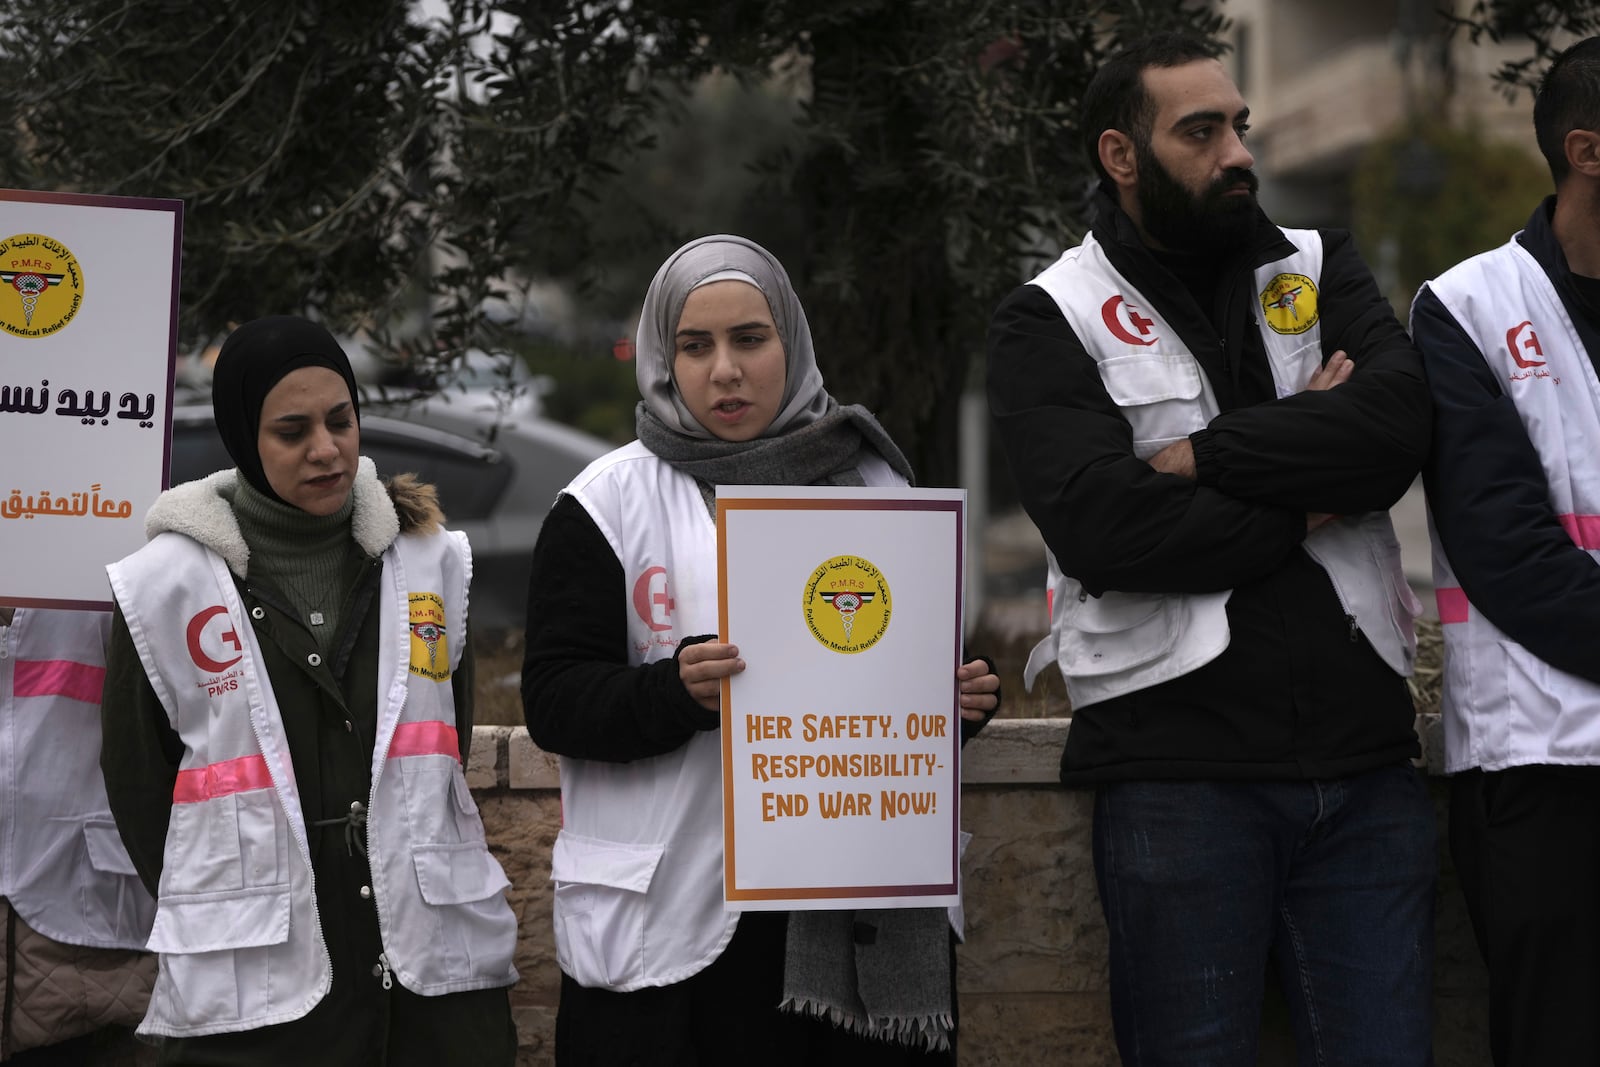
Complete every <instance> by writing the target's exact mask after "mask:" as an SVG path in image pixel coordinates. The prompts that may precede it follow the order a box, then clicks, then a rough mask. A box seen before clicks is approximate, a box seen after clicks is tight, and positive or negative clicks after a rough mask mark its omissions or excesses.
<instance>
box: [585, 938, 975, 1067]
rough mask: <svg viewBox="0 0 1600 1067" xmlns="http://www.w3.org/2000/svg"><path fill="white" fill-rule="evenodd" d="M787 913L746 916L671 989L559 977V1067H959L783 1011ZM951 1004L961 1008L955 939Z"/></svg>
mask: <svg viewBox="0 0 1600 1067" xmlns="http://www.w3.org/2000/svg"><path fill="white" fill-rule="evenodd" d="M787 923H788V914H787V913H786V912H761V911H747V912H745V913H744V914H743V915H742V916H740V918H739V927H738V929H737V930H736V931H735V932H734V935H733V940H732V941H730V942H729V943H728V947H727V948H726V949H725V950H723V953H722V955H721V956H718V957H717V958H716V960H714V961H713V962H712V963H711V965H710V966H708V967H707V968H706V969H705V970H703V971H701V972H700V973H699V974H696V975H694V976H692V977H690V978H687V979H685V980H683V981H682V982H677V983H674V984H673V985H670V986H660V987H656V988H650V989H640V990H636V991H634V992H631V993H615V992H612V991H611V990H608V989H585V988H584V987H583V986H580V985H579V984H578V983H576V982H574V981H573V980H572V979H571V978H569V977H567V976H566V975H565V974H563V975H562V976H561V1006H560V1008H559V1010H558V1011H557V1013H556V1063H557V1065H558V1067H709V1065H719V1067H720V1065H723V1064H727V1065H729V1067H734V1065H737V1067H752V1065H760V1067H868V1065H871V1067H955V1063H956V1054H955V1047H954V1035H952V1044H951V1047H950V1048H949V1049H947V1050H945V1051H943V1052H927V1051H924V1050H922V1049H920V1048H909V1047H907V1046H905V1045H901V1044H895V1043H891V1042H887V1041H878V1040H874V1039H870V1038H865V1037H860V1036H857V1035H855V1034H851V1033H848V1032H847V1031H845V1030H842V1029H840V1028H839V1027H836V1026H834V1025H833V1024H832V1023H830V1022H827V1021H826V1020H821V1019H815V1018H811V1017H809V1016H801V1015H794V1014H791V1013H789V1012H783V1011H779V1010H778V1004H779V1002H780V1001H781V1000H782V999H783V949H784V930H785V926H786V925H787ZM950 944H951V947H950V972H949V973H950V975H951V988H950V1006H951V1010H952V1012H954V1011H955V1010H956V1002H955V980H954V976H955V935H954V934H952V935H951V943H950Z"/></svg>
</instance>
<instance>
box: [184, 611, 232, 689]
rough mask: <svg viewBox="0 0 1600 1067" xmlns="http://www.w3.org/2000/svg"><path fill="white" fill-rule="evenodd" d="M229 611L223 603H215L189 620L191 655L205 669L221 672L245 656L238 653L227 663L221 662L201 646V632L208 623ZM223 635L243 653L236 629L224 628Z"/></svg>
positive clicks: (223, 637)
mask: <svg viewBox="0 0 1600 1067" xmlns="http://www.w3.org/2000/svg"><path fill="white" fill-rule="evenodd" d="M227 613H228V609H227V608H225V607H223V606H222V605H221V604H213V605H212V606H211V607H209V608H206V609H205V610H204V611H202V612H200V613H199V614H198V615H196V616H195V617H194V618H192V619H190V620H189V629H188V632H187V633H186V634H185V636H186V637H187V639H188V641H189V656H190V657H191V658H192V659H193V660H194V662H195V666H197V667H199V668H200V669H201V670H203V671H210V672H211V673H213V674H219V673H221V672H222V671H225V670H227V669H228V668H229V667H231V666H233V665H234V664H235V663H238V662H239V661H240V660H241V659H243V658H244V656H243V655H238V656H235V657H233V658H232V659H230V660H228V661H227V662H225V663H219V662H217V661H216V660H214V659H212V658H211V657H210V656H208V655H206V652H205V649H203V648H201V647H200V633H201V631H203V630H204V629H205V628H206V623H208V622H210V621H211V620H212V619H214V618H216V617H217V616H218V615H226V614H227ZM221 636H222V640H224V641H226V642H227V643H228V644H230V645H232V646H233V647H234V648H235V649H238V650H239V651H240V652H241V653H242V652H243V651H244V650H243V648H242V647H241V646H240V644H239V635H238V634H237V633H235V632H234V631H232V630H224V631H222V635H221Z"/></svg>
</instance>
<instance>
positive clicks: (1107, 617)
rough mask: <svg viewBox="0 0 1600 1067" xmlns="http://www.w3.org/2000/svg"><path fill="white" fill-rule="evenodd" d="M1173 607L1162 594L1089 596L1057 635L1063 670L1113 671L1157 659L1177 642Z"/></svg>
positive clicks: (1089, 673)
mask: <svg viewBox="0 0 1600 1067" xmlns="http://www.w3.org/2000/svg"><path fill="white" fill-rule="evenodd" d="M1175 615H1176V611H1175V610H1173V605H1172V604H1171V603H1170V602H1169V599H1168V598H1167V597H1165V596H1161V595H1157V594H1150V593H1117V592H1110V593H1106V594H1105V595H1104V596H1099V597H1089V598H1088V599H1086V600H1084V601H1083V602H1082V603H1080V604H1079V606H1078V608H1077V610H1076V611H1074V612H1073V613H1072V614H1071V615H1070V616H1069V617H1068V619H1067V624H1066V626H1065V627H1063V630H1062V634H1061V646H1060V648H1061V651H1060V657H1061V658H1060V663H1061V669H1062V671H1063V673H1065V674H1068V675H1082V676H1092V675H1100V674H1115V673H1117V672H1118V671H1125V670H1128V669H1130V668H1133V667H1137V666H1139V665H1141V664H1144V663H1149V662H1150V661H1151V660H1154V659H1157V658H1159V657H1161V656H1164V655H1166V654H1167V653H1168V652H1170V651H1172V647H1173V645H1175V644H1177V642H1178V626H1177V621H1176V619H1175V618H1174V616H1175Z"/></svg>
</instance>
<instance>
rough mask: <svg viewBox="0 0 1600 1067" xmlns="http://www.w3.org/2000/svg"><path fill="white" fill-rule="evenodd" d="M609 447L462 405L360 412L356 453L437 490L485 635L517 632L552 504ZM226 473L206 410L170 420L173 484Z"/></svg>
mask: <svg viewBox="0 0 1600 1067" xmlns="http://www.w3.org/2000/svg"><path fill="white" fill-rule="evenodd" d="M610 448H611V445H609V444H608V443H606V442H605V441H602V440H600V439H599V438H597V437H592V436H590V435H588V434H585V433H582V432H580V431H578V430H574V429H572V428H571V427H569V426H563V425H561V424H560V423H556V422H551V421H550V420H548V419H541V418H528V417H524V418H520V419H517V420H515V421H506V422H499V423H497V422H496V421H495V420H494V418H493V417H492V415H488V414H485V413H483V412H476V411H473V410H471V409H470V408H469V407H468V406H467V405H464V404H463V405H456V406H453V407H452V406H450V405H441V406H439V407H438V408H437V409H431V408H430V409H427V410H411V409H404V408H389V407H386V406H382V405H369V404H363V406H362V411H361V453H362V455H365V456H370V457H372V461H373V462H374V463H375V464H377V467H378V473H379V474H380V475H384V476H388V475H393V474H403V473H406V472H413V473H415V474H417V475H418V476H419V477H420V478H422V480H423V481H426V482H430V483H432V484H433V485H435V486H437V487H438V489H439V502H440V504H441V505H442V506H443V508H444V512H445V515H446V516H447V517H448V520H449V524H450V526H451V528H452V529H456V530H461V531H463V532H464V533H465V534H466V535H467V537H468V539H469V540H470V541H471V542H472V560H473V568H472V590H471V612H472V619H473V622H474V623H475V624H476V625H477V626H479V627H482V628H485V629H500V628H514V627H520V626H522V625H523V622H524V615H525V612H526V610H527V592H528V570H529V566H530V563H531V561H532V557H533V544H534V541H535V540H537V539H538V536H539V527H540V526H541V525H543V523H544V517H545V515H546V514H547V513H548V512H549V510H550V505H551V504H553V503H554V502H555V498H556V494H557V493H559V492H560V491H561V490H562V488H564V487H565V486H566V484H567V483H568V482H570V481H571V480H572V479H573V477H574V476H575V475H576V474H577V473H578V472H579V471H581V470H583V468H584V467H586V466H588V465H589V463H590V461H592V460H594V459H596V458H598V457H599V456H601V455H604V454H605V453H606V452H607V451H609V450H610ZM231 466H233V461H232V460H230V459H229V458H228V453H227V450H226V449H225V448H224V447H223V445H222V438H221V437H219V436H218V435H217V428H216V424H215V423H214V421H213V419H212V414H211V406H210V405H209V404H181V405H179V406H177V407H176V408H174V410H173V419H172V483H173V484H174V485H176V484H177V483H179V482H186V481H191V480H193V479H195V478H203V477H205V476H206V475H207V474H210V473H211V472H213V471H217V470H222V469H224V468H227V467H231Z"/></svg>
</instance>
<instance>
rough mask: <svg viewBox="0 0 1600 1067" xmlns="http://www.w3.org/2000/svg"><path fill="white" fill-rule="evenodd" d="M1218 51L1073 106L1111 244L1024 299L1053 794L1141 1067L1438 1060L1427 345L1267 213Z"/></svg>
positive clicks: (1339, 254)
mask: <svg viewBox="0 0 1600 1067" xmlns="http://www.w3.org/2000/svg"><path fill="white" fill-rule="evenodd" d="M1219 54H1220V49H1219V48H1218V47H1217V46H1216V45H1215V44H1213V43H1212V42H1209V41H1205V40H1199V39H1195V38H1190V37H1185V36H1181V35H1172V34H1166V35H1160V36H1155V37H1151V38H1148V39H1145V40H1143V41H1141V42H1139V43H1137V44H1135V45H1133V46H1131V47H1130V48H1128V49H1127V50H1125V51H1124V52H1122V53H1121V54H1119V55H1118V56H1116V57H1115V58H1113V59H1112V60H1111V61H1110V62H1108V63H1107V64H1106V65H1105V66H1104V67H1103V68H1102V69H1101V70H1100V71H1099V72H1098V73H1097V74H1096V75H1095V78H1094V80H1093V81H1092V83H1091V84H1090V86H1089V89H1088V90H1087V92H1086V94H1085V97H1084V101H1083V121H1082V127H1081V132H1082V135H1083V138H1084V144H1085V148H1086V150H1087V152H1088V155H1089V158H1090V159H1091V160H1092V161H1093V163H1094V166H1095V168H1096V170H1097V172H1098V174H1099V177H1100V185H1099V190H1098V193H1097V197H1096V209H1097V210H1096V216H1095V220H1094V223H1093V228H1092V231H1091V233H1090V234H1089V236H1087V237H1085V238H1084V240H1083V242H1082V243H1081V244H1079V245H1078V246H1077V247H1075V248H1072V249H1069V250H1068V251H1067V252H1066V253H1065V254H1064V255H1063V256H1062V257H1061V259H1060V260H1059V261H1057V262H1056V263H1055V264H1053V265H1052V266H1050V267H1049V268H1048V269H1046V270H1045V271H1044V272H1043V273H1042V274H1040V275H1039V276H1038V277H1037V278H1035V279H1033V281H1032V282H1030V283H1029V284H1027V285H1024V286H1022V287H1020V288H1019V289H1017V290H1016V291H1014V292H1013V293H1012V294H1011V295H1010V296H1008V297H1007V298H1006V299H1005V300H1004V301H1003V302H1002V303H1001V305H1000V307H999V308H998V310H997V311H996V312H995V314H994V318H993V322H992V324H991V327H990V335H989V399H990V406H991V410H992V412H993V414H994V417H995V422H996V426H997V429H998V433H999V438H1000V441H1001V444H1002V446H1003V448H1004V450H1005V452H1006V454H1007V456H1008V458H1009V460H1010V464H1011V468H1012V471H1013V473H1014V474H1015V476H1016V481H1017V484H1018V487H1019V490H1020V494H1021V499H1022V503H1023V505H1024V507H1025V508H1026V509H1027V511H1028V514H1029V515H1030V517H1031V518H1032V519H1033V521H1034V522H1035V523H1036V524H1037V525H1038V527H1039V530H1040V533H1041V534H1042V535H1043V538H1044V542H1045V545H1046V547H1047V548H1048V550H1049V564H1050V583H1051V619H1050V634H1049V636H1048V637H1047V638H1046V639H1045V640H1044V641H1043V642H1042V643H1041V644H1040V646H1039V647H1038V648H1037V649H1035V650H1034V655H1033V657H1032V658H1031V659H1030V662H1029V668H1028V673H1027V680H1028V682H1029V683H1030V684H1031V683H1032V680H1033V678H1034V676H1036V675H1037V673H1038V671H1039V670H1040V669H1042V668H1043V667H1044V666H1047V665H1048V664H1050V663H1052V662H1053V663H1054V664H1055V665H1056V667H1057V668H1058V669H1059V670H1060V672H1061V674H1062V676H1063V678H1064V679H1065V681H1066V686H1067V693H1068V696H1069V698H1070V699H1071V702H1072V708H1073V721H1072V727H1071V730H1070V732H1069V736H1068V740H1067V743H1066V748H1065V751H1064V752H1063V753H1062V758H1061V780H1062V782H1063V783H1064V784H1065V785H1068V786H1072V787H1087V788H1092V789H1094V791H1095V809H1094V860H1095V871H1096V875H1097V878H1098V882H1099V888H1100V898H1101V904H1102V907H1103V909H1104V912H1105V917H1106V922H1107V925H1108V927H1109V932H1110V944H1111V1002H1112V1015H1113V1022H1114V1026H1115V1029H1116V1037H1117V1045H1118V1048H1119V1050H1120V1051H1121V1054H1122V1057H1123V1061H1124V1062H1125V1063H1128V1064H1181V1065H1184V1067H1192V1065H1197V1064H1205V1065H1232V1064H1237V1065H1240V1067H1245V1065H1254V1064H1255V1062H1256V1046H1257V1040H1258V1034H1259V1031H1260V1017H1261V1003H1262V997H1263V993H1264V989H1265V983H1266V981H1267V977H1268V975H1269V973H1270V972H1272V971H1274V970H1275V971H1276V974H1277V976H1278V979H1279V981H1280V983H1281V984H1282V986H1283V987H1284V993H1285V998H1286V1000H1287V1003H1288V1005H1289V1014H1290V1017H1291V1021H1292V1025H1293V1028H1294V1031H1295V1037H1296V1042H1297V1045H1298V1047H1299V1059H1300V1062H1302V1063H1330V1064H1357V1063H1360V1064H1424V1063H1429V1062H1431V1051H1430V1045H1431V1040H1430V1030H1431V1024H1430V999H1431V998H1430V989H1431V972H1432V962H1431V959H1432V940H1433V939H1432V909H1433V888H1434V881H1435V861H1434V825H1433V809H1432V805H1431V803H1430V801H1429V798H1428V794H1427V790H1426V788H1425V786H1424V783H1423V782H1422V780H1421V779H1420V777H1419V775H1418V773H1417V771H1416V770H1415V769H1414V767H1413V765H1412V762H1411V760H1412V758H1413V757H1415V756H1416V755H1417V752H1418V745H1417V739H1416V735H1415V732H1414V729H1413V717H1414V712H1413V708H1412V703H1411V698H1410V695H1409V692H1408V690H1407V687H1406V682H1405V677H1406V676H1407V675H1409V674H1410V673H1411V666H1412V659H1413V656H1414V653H1415V637H1414V633H1413V629H1412V619H1413V617H1414V615H1415V613H1416V611H1417V608H1418V604H1417V601H1416V598H1415V597H1414V596H1413V595H1412V593H1411V591H1410V589H1409V588H1407V586H1406V583H1405V578H1404V576H1403V573H1402V571H1401V565H1400V553H1399V547H1398V544H1397V542H1396V540H1395V536H1394V531H1393V528H1392V526H1391V525H1390V523H1389V518H1388V514H1387V509H1388V508H1389V507H1390V506H1391V505H1392V504H1393V503H1394V502H1395V501H1396V500H1398V499H1399V498H1400V496H1401V495H1402V494H1403V493H1404V492H1405V491H1406V489H1407V488H1408V487H1409V486H1410V485H1411V483H1412V481H1413V479H1414V478H1415V477H1416V474H1417V471H1418V469H1419V467H1420V465H1421V463H1422V461H1423V458H1424V456H1425V454H1426V452H1427V448H1428V440H1429V399H1428V391H1427V387H1426V384H1425V382H1424V379H1423V374H1422V366H1421V361H1420V358H1419V356H1418V354H1417V352H1416V350H1415V349H1414V348H1413V347H1412V345H1411V342H1410V340H1409V339H1408V338H1407V336H1406V334H1405V331H1404V330H1403V329H1402V327H1401V326H1400V324H1399V322H1397V321H1396V319H1395V316H1394V313H1393V311H1392V310H1391V309H1390V307H1389V306H1388V304H1387V303H1386V302H1385V300H1384V299H1383V297H1382V295H1381V294H1380V293H1379V292H1378V288H1377V286H1376V284H1375V283H1374V282H1373V279H1372V275H1371V273H1370V271H1369V270H1368V269H1367V267H1366V265H1365V264H1364V263H1363V262H1362V260H1361V258H1360V256H1359V255H1358V254H1357V252H1356V250H1355V247H1354V246H1353V244H1352V243H1351V239H1350V236H1349V235H1348V234H1347V233H1344V232H1342V231H1334V230H1293V229H1284V228H1280V227H1279V226H1277V225H1275V224H1274V223H1273V222H1272V221H1271V220H1270V219H1268V218H1267V216H1266V215H1265V214H1264V213H1263V212H1262V210H1261V208H1260V207H1259V206H1258V204H1257V202H1256V195H1255V194H1256V184H1257V183H1256V178H1255V175H1254V173H1253V171H1252V169H1251V168H1252V166H1253V163H1254V160H1253V159H1252V157H1251V155H1250V152H1249V150H1248V149H1247V148H1246V147H1245V134H1246V131H1247V130H1248V128H1249V123H1248V116H1249V109H1248V108H1247V107H1246V106H1245V102H1244V100H1243V98H1242V97H1241V96H1240V93H1239V90H1238V88H1237V87H1236V86H1235V85H1234V83H1233V81H1232V80H1231V79H1230V78H1229V76H1228V74H1227V72H1226V71H1225V69H1224V68H1223V66H1222V64H1221V63H1220V62H1219V61H1218V59H1217V58H1216V57H1217V56H1218V55H1219Z"/></svg>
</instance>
